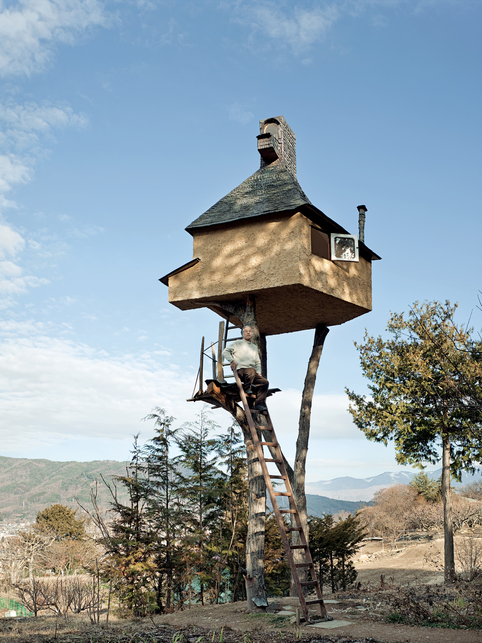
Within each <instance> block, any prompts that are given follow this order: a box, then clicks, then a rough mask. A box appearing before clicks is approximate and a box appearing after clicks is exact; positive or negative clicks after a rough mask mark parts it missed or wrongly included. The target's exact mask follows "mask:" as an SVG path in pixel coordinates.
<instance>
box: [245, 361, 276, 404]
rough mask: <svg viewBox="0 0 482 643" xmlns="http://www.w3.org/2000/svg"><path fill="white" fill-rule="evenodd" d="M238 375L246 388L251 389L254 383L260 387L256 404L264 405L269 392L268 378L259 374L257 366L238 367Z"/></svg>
mask: <svg viewBox="0 0 482 643" xmlns="http://www.w3.org/2000/svg"><path fill="white" fill-rule="evenodd" d="M238 375H239V377H240V379H241V381H242V382H243V384H244V388H245V389H250V388H251V386H252V385H253V384H254V385H255V386H257V387H258V392H257V395H256V402H255V405H256V406H258V405H261V404H263V405H264V401H265V400H266V395H267V394H268V386H269V382H268V380H267V379H266V378H265V377H263V376H262V375H258V373H256V369H255V368H238Z"/></svg>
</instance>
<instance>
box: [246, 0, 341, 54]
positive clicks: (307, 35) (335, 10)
mask: <svg viewBox="0 0 482 643" xmlns="http://www.w3.org/2000/svg"><path fill="white" fill-rule="evenodd" d="M235 14H236V20H237V21H238V22H241V23H242V24H245V25H248V26H249V27H250V28H251V29H252V31H253V34H256V33H261V34H262V35H263V36H266V35H267V36H268V37H269V38H271V39H272V40H274V41H276V43H277V44H278V45H279V46H281V47H285V46H286V45H288V46H289V47H290V48H291V50H292V51H293V53H295V54H300V53H302V52H304V51H306V49H307V48H308V47H309V46H310V45H312V44H313V43H314V42H316V41H317V40H320V39H322V38H323V37H324V36H325V35H326V33H327V32H328V31H329V30H330V29H331V27H332V26H333V25H334V23H335V22H336V20H337V19H338V18H339V16H340V9H339V7H338V5H336V4H327V5H325V6H323V7H319V6H317V7H314V8H312V9H306V8H301V7H298V6H294V7H293V8H290V9H289V10H283V8H282V6H281V5H280V3H275V2H261V3H256V4H253V3H250V4H248V5H242V6H240V7H237V8H236V10H235Z"/></svg>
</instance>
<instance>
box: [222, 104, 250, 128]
mask: <svg viewBox="0 0 482 643" xmlns="http://www.w3.org/2000/svg"><path fill="white" fill-rule="evenodd" d="M228 111H229V120H230V121H237V122H238V123H242V124H243V125H246V123H249V121H250V120H252V119H253V118H254V114H253V113H252V112H250V111H249V110H248V109H247V108H246V107H244V105H240V104H239V103H233V104H232V105H231V106H230V107H229V110H228Z"/></svg>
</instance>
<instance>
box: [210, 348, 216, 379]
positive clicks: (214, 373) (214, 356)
mask: <svg viewBox="0 0 482 643" xmlns="http://www.w3.org/2000/svg"><path fill="white" fill-rule="evenodd" d="M211 355H212V358H213V380H215V379H216V375H217V373H216V351H215V350H214V342H211Z"/></svg>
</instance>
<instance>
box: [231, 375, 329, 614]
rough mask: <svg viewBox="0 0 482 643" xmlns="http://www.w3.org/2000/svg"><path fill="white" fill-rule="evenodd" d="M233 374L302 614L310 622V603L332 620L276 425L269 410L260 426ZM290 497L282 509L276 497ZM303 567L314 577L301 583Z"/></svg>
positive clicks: (240, 385) (239, 381)
mask: <svg viewBox="0 0 482 643" xmlns="http://www.w3.org/2000/svg"><path fill="white" fill-rule="evenodd" d="M234 377H235V380H236V384H237V385H238V389H239V396H240V398H241V402H242V403H243V407H244V411H245V413H246V418H247V420H248V424H249V428H250V430H251V435H252V437H253V442H254V444H255V446H256V453H257V455H258V459H259V462H260V464H261V468H262V470H263V475H264V479H265V481H266V487H267V489H268V493H269V497H270V500H271V504H272V506H273V511H274V514H275V516H276V520H277V522H278V527H279V530H280V534H281V540H282V541H283V545H284V548H285V551H286V556H287V558H288V562H289V565H290V569H291V574H292V577H293V580H294V583H295V586H296V590H297V593H298V597H299V600H300V605H301V610H302V612H303V616H304V617H305V621H306V623H309V622H310V618H309V613H308V606H309V605H317V606H318V608H319V610H320V615H321V616H322V618H324V619H325V620H331V618H330V617H329V616H328V615H327V613H326V607H325V604H324V602H323V596H322V592H321V587H320V583H319V582H318V579H317V578H316V572H315V566H314V565H313V560H312V558H311V554H310V550H309V547H308V543H307V541H306V536H305V532H304V531H303V527H302V525H301V520H300V515H299V512H298V508H297V506H296V501H295V498H294V495H293V490H292V488H291V484H290V481H289V478H288V473H287V471H286V467H285V464H284V461H283V454H282V452H281V448H280V446H279V443H278V440H277V438H276V434H275V431H274V427H273V424H272V423H271V418H270V416H269V412H267V411H266V412H265V413H266V415H265V417H266V418H267V422H268V425H267V426H261V425H260V424H257V423H255V422H254V420H253V414H255V415H256V414H257V413H258V411H254V410H253V409H251V408H250V407H249V405H248V400H247V398H246V394H245V392H244V389H243V385H242V384H241V380H240V378H239V375H238V373H237V371H236V370H234ZM258 431H268V432H269V433H270V434H271V441H270V442H263V441H260V439H259V435H258ZM264 446H265V447H268V448H270V449H271V450H272V452H271V455H275V457H274V458H265V456H264V451H263V447H264ZM267 462H273V463H275V464H276V466H277V467H278V471H279V473H280V475H271V474H270V473H269V471H268V466H267ZM273 480H282V481H283V484H284V486H285V489H286V491H281V492H280V491H275V490H274V489H273V482H272V481H273ZM280 496H281V497H287V498H288V501H289V507H290V508H289V509H280V508H279V506H278V502H277V498H278V497H280ZM284 514H288V515H289V514H291V515H293V516H294V517H295V523H296V527H289V528H286V524H285V522H284V520H283V515H284ZM293 531H297V532H299V534H300V544H299V545H291V544H290V541H289V539H288V534H289V533H290V532H293ZM294 549H301V550H303V551H304V554H305V560H306V562H305V563H298V564H296V563H295V561H294V559H293V550H294ZM301 567H304V568H308V569H309V571H310V573H311V579H312V580H309V581H305V582H302V581H300V578H299V575H298V569H299V568H301ZM305 587H310V588H312V589H315V590H316V595H317V597H318V598H317V599H316V600H310V601H307V600H305V595H304V593H303V589H304V588H305Z"/></svg>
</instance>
